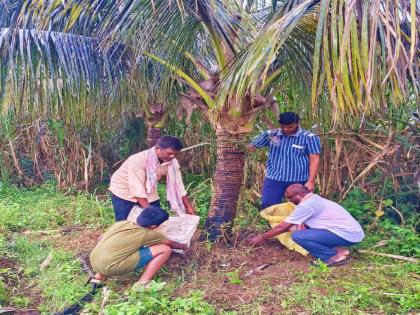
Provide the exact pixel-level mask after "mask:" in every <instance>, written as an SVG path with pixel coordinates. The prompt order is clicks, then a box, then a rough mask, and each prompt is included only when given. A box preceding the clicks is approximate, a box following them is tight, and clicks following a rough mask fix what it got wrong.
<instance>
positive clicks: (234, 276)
mask: <svg viewBox="0 0 420 315" xmlns="http://www.w3.org/2000/svg"><path fill="white" fill-rule="evenodd" d="M239 273H240V269H235V270H233V271H229V272H227V273H226V276H227V277H228V279H229V283H230V284H241V283H242V279H241V277H240V274H239Z"/></svg>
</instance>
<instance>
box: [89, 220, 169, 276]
mask: <svg viewBox="0 0 420 315" xmlns="http://www.w3.org/2000/svg"><path fill="white" fill-rule="evenodd" d="M165 239H166V238H165V237H164V236H163V235H162V234H161V233H159V232H157V231H154V230H151V229H147V228H143V227H140V226H139V225H137V224H135V223H133V222H130V221H120V222H117V223H114V224H113V225H112V226H111V227H110V228H109V229H108V230H107V231H106V232H105V233H104V235H103V236H102V239H101V240H100V241H99V243H98V244H97V245H96V247H95V248H94V249H93V251H92V253H91V255H90V262H91V264H92V267H93V268H94V269H95V271H97V272H100V273H102V274H104V275H106V276H113V275H121V274H126V273H129V272H132V271H134V270H135V268H136V266H137V264H138V262H139V260H140V254H139V249H140V248H141V247H144V246H150V245H154V244H158V243H161V242H162V241H164V240H165Z"/></svg>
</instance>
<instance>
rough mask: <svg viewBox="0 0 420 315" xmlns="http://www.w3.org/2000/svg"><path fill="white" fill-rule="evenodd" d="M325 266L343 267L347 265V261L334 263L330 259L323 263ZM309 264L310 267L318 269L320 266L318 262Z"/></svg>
mask: <svg viewBox="0 0 420 315" xmlns="http://www.w3.org/2000/svg"><path fill="white" fill-rule="evenodd" d="M323 263H324V264H325V265H327V267H338V266H343V265H345V264H347V259H343V260H340V261H335V260H332V259H328V260H327V261H325V262H323ZM310 264H311V265H312V266H315V267H318V266H319V265H320V263H319V262H318V260H314V261H311V262H310Z"/></svg>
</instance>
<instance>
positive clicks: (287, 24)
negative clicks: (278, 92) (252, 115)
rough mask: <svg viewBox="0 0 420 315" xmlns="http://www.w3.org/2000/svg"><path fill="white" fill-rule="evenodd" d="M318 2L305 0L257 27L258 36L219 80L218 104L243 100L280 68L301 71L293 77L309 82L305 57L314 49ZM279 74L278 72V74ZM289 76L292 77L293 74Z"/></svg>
mask: <svg viewBox="0 0 420 315" xmlns="http://www.w3.org/2000/svg"><path fill="white" fill-rule="evenodd" d="M317 3H318V1H317V0H308V1H305V2H304V3H303V4H301V5H298V6H296V7H295V8H294V9H292V10H291V11H290V12H288V13H286V14H283V13H282V12H281V13H277V14H276V15H275V17H274V18H273V20H272V21H271V22H270V23H268V24H267V25H266V27H265V28H263V29H261V30H260V33H259V35H258V36H257V37H256V38H255V40H254V41H253V43H252V44H251V45H250V46H249V47H248V48H247V49H246V51H245V52H244V53H243V55H242V56H241V57H240V58H239V59H238V60H237V62H236V63H235V64H234V65H233V66H232V68H231V71H230V72H229V74H228V75H227V76H226V79H225V80H224V81H223V82H222V83H221V92H220V95H219V98H218V100H217V104H218V106H223V104H225V103H226V102H228V101H229V99H230V98H235V99H244V97H245V95H246V94H250V95H255V94H257V93H258V92H259V91H260V89H261V86H264V84H265V81H266V80H267V79H268V78H269V76H270V74H272V73H273V72H274V71H275V70H276V69H278V68H281V67H284V69H285V70H286V69H288V71H289V72H290V71H293V72H295V74H296V73H299V72H300V73H302V74H301V75H299V76H297V77H296V76H295V77H294V78H295V79H296V80H300V79H301V78H305V77H306V80H305V81H303V82H308V79H307V78H308V74H310V72H309V71H308V70H309V69H311V60H310V58H308V56H311V52H312V51H313V50H312V49H313V48H312V47H313V42H314V36H315V33H316V19H315V17H314V13H315V5H316V4H317ZM292 69H293V70H292ZM280 74H281V72H279V73H278V76H280ZM272 79H273V78H270V80H272ZM290 79H292V80H293V77H291V78H290ZM301 82H302V81H301ZM238 110H239V111H240V109H238Z"/></svg>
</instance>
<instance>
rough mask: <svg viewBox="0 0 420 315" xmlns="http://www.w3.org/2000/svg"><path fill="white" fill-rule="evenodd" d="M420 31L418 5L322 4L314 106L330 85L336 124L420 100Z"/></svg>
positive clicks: (331, 0) (335, 0) (328, 0)
mask: <svg viewBox="0 0 420 315" xmlns="http://www.w3.org/2000/svg"><path fill="white" fill-rule="evenodd" d="M326 12H327V13H326ZM419 29H420V17H419V13H418V9H416V4H415V2H414V1H405V0H398V1H395V2H389V1H381V0H376V1H372V2H370V1H369V2H366V1H360V0H353V1H350V2H345V1H341V0H322V3H321V14H320V16H319V25H318V30H317V45H316V49H315V55H314V56H315V57H314V60H315V67H314V72H313V77H314V81H313V86H312V103H313V105H314V106H316V102H317V97H318V94H319V93H317V92H316V91H319V90H320V89H321V88H322V86H323V85H324V84H326V86H327V88H328V90H329V93H330V99H331V103H332V105H333V111H334V113H335V114H334V117H335V119H336V120H337V119H340V118H343V115H347V114H348V113H350V114H352V115H361V114H362V115H368V114H371V113H374V112H378V111H383V110H386V108H387V107H388V104H387V103H388V102H392V103H394V104H395V105H398V104H403V103H405V102H406V101H407V99H409V98H410V97H411V96H410V94H412V95H413V96H414V97H416V98H417V99H418V98H419V88H420V76H419V66H418V65H419V63H420V45H419V43H420V40H419V31H418V30H419ZM323 73H325V74H326V75H325V76H323V77H322V78H321V75H323Z"/></svg>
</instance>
